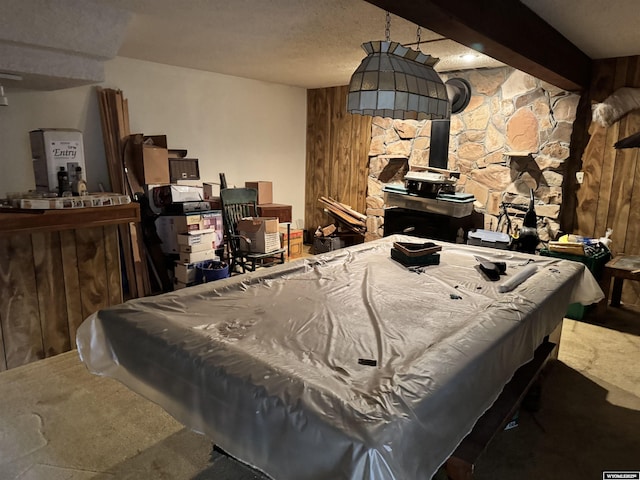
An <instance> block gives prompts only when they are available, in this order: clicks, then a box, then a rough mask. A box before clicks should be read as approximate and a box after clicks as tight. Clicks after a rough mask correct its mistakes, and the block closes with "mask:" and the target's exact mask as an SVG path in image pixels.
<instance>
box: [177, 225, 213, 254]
mask: <svg viewBox="0 0 640 480" xmlns="http://www.w3.org/2000/svg"><path fill="white" fill-rule="evenodd" d="M215 239H216V235H215V231H213V230H194V231H192V232H187V233H179V234H178V236H177V242H178V246H179V248H180V251H184V252H187V253H188V252H199V251H202V250H207V249H210V248H214V242H215Z"/></svg>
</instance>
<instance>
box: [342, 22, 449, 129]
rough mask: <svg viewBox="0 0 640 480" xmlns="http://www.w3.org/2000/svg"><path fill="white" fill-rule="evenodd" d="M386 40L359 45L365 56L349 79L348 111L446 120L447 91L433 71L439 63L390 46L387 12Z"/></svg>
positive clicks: (395, 44)
mask: <svg viewBox="0 0 640 480" xmlns="http://www.w3.org/2000/svg"><path fill="white" fill-rule="evenodd" d="M419 31H420V30H418V35H419ZM385 37H386V39H385V40H384V41H382V40H379V41H371V42H366V43H364V44H363V45H362V48H363V49H364V50H365V52H367V56H366V57H365V58H364V59H363V60H362V62H361V63H360V66H359V67H358V68H357V69H356V71H355V72H354V73H353V75H352V76H351V81H350V82H349V94H348V97H347V110H348V111H349V112H350V113H355V114H359V115H370V116H380V117H389V118H398V119H403V120H405V119H411V120H432V119H444V118H449V117H450V116H451V104H450V102H449V98H448V96H447V89H446V87H445V85H444V83H443V82H442V79H441V78H440V76H439V75H438V74H437V73H436V71H435V70H434V69H433V67H434V66H435V65H436V63H438V61H439V59H437V58H434V57H432V56H430V55H427V54H424V53H422V52H420V51H419V50H413V49H411V48H409V47H406V46H404V45H401V44H399V43H398V42H392V41H391V40H390V15H389V12H387V17H386V28H385ZM419 44H420V42H419V41H418V48H419Z"/></svg>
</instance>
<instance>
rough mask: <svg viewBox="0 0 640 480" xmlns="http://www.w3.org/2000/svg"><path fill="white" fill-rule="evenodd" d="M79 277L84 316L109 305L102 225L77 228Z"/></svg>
mask: <svg viewBox="0 0 640 480" xmlns="http://www.w3.org/2000/svg"><path fill="white" fill-rule="evenodd" d="M76 252H77V255H78V277H79V280H80V285H81V286H82V288H81V293H80V299H81V305H82V316H83V317H84V318H86V317H88V316H89V315H91V314H92V313H94V312H97V311H98V310H100V309H101V308H105V307H107V306H108V297H107V295H106V292H107V279H106V275H105V270H106V268H107V267H106V262H105V245H104V235H103V233H102V227H94V228H79V229H77V230H76Z"/></svg>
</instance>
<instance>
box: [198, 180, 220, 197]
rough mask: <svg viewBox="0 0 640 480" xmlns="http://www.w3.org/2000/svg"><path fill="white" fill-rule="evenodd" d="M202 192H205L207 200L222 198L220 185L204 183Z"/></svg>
mask: <svg viewBox="0 0 640 480" xmlns="http://www.w3.org/2000/svg"><path fill="white" fill-rule="evenodd" d="M202 191H203V192H204V199H205V200H211V199H214V198H220V185H218V184H216V183H208V182H204V183H203V184H202Z"/></svg>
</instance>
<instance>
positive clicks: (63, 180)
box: [58, 167, 69, 196]
mask: <svg viewBox="0 0 640 480" xmlns="http://www.w3.org/2000/svg"><path fill="white" fill-rule="evenodd" d="M67 191H69V173H68V172H67V171H66V170H65V169H64V167H60V171H58V195H59V196H62V194H63V193H64V192H67Z"/></svg>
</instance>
